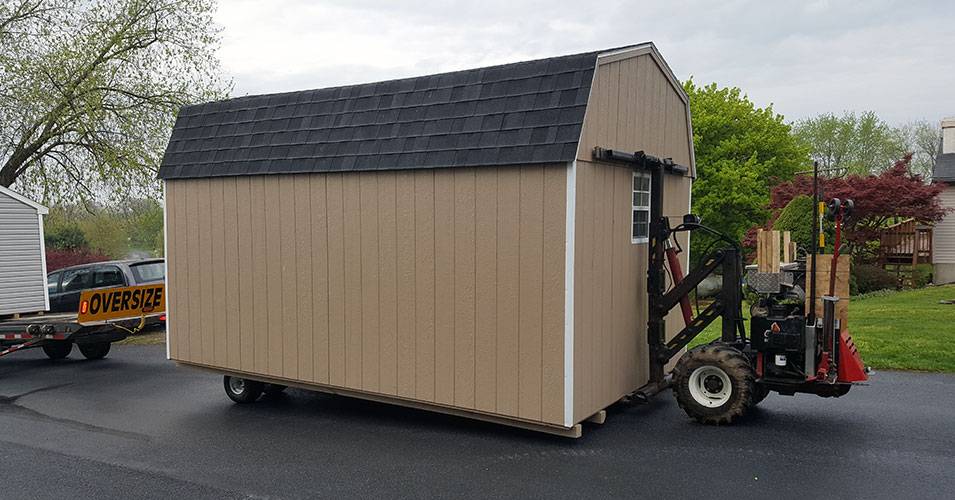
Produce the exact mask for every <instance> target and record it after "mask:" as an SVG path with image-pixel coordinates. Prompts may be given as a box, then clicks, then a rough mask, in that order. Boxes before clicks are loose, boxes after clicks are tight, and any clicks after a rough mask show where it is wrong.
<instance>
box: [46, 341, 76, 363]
mask: <svg viewBox="0 0 955 500" xmlns="http://www.w3.org/2000/svg"><path fill="white" fill-rule="evenodd" d="M71 351H73V343H72V342H70V341H68V340H54V341H52V342H48V343H46V344H43V352H44V353H46V356H47V357H48V358H50V359H63V358H65V357H67V356H69V355H70V352H71Z"/></svg>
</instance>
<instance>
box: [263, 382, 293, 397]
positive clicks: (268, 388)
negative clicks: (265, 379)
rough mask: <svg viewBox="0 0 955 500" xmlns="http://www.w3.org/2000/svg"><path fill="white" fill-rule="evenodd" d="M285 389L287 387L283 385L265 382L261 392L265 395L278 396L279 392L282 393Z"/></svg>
mask: <svg viewBox="0 0 955 500" xmlns="http://www.w3.org/2000/svg"><path fill="white" fill-rule="evenodd" d="M285 389H288V387H286V386H284V385H279V384H265V388H264V389H263V392H265V395H266V396H278V395H279V394H282V393H283V392H285Z"/></svg>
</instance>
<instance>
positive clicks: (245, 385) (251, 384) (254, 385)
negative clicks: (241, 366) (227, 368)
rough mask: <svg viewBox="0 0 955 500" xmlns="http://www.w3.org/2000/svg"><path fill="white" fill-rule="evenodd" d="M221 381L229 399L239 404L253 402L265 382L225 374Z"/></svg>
mask: <svg viewBox="0 0 955 500" xmlns="http://www.w3.org/2000/svg"><path fill="white" fill-rule="evenodd" d="M222 382H223V385H224V386H225V393H226V394H227V395H228V396H229V399H231V400H233V401H235V402H236V403H241V404H247V403H254V402H255V401H256V400H257V399H259V396H261V395H262V391H264V390H265V384H263V383H262V382H256V381H255V380H247V379H244V378H239V377H232V376H229V375H226V376H225V377H224V378H223V380H222Z"/></svg>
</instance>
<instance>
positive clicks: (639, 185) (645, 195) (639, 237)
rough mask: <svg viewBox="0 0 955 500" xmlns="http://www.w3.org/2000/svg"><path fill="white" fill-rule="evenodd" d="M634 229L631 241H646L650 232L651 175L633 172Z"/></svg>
mask: <svg viewBox="0 0 955 500" xmlns="http://www.w3.org/2000/svg"><path fill="white" fill-rule="evenodd" d="M631 222H632V223H633V229H632V232H631V233H630V241H631V242H633V243H646V242H647V241H648V240H649V238H648V236H649V234H650V176H649V175H648V174H645V173H643V172H634V173H633V220H632V221H631Z"/></svg>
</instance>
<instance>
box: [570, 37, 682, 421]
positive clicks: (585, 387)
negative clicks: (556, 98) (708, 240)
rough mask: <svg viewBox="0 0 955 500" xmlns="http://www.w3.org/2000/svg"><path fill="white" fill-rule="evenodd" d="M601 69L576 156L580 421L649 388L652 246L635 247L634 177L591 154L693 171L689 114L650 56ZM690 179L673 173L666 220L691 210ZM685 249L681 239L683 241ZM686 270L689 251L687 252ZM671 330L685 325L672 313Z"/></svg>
mask: <svg viewBox="0 0 955 500" xmlns="http://www.w3.org/2000/svg"><path fill="white" fill-rule="evenodd" d="M608 59H611V60H612V62H605V63H600V64H599V65H598V69H597V71H596V72H595V78H594V84H593V87H592V90H591V96H590V104H589V107H588V109H587V116H586V117H585V119H584V128H583V130H582V137H581V142H580V148H579V149H578V158H579V160H578V162H577V173H576V175H577V185H576V207H575V210H574V212H575V224H576V230H575V233H576V236H575V251H574V329H573V341H574V352H573V366H574V375H573V378H574V400H573V407H574V422H579V421H581V420H583V419H586V418H587V417H589V416H590V415H592V414H594V413H595V412H597V411H599V410H601V409H603V408H605V407H607V406H608V405H610V404H612V403H614V402H615V401H617V400H618V399H620V398H621V397H622V396H624V395H626V394H628V393H630V392H632V391H633V390H634V389H636V388H638V387H639V386H640V385H642V384H643V383H645V382H646V381H647V378H648V373H649V372H648V364H647V356H648V354H647V344H646V321H647V317H646V311H647V296H646V265H647V244H633V243H631V229H632V226H631V217H632V199H631V197H632V175H633V174H632V170H631V169H630V168H628V167H627V166H619V165H608V164H601V163H595V162H593V161H592V160H591V155H592V153H591V152H592V151H593V148H594V147H597V146H599V147H603V148H612V149H619V150H623V151H640V150H643V151H646V152H647V153H650V154H653V155H656V156H661V157H670V158H673V159H674V161H676V162H677V163H680V164H683V165H687V166H691V167H692V165H691V162H692V153H691V148H692V144H691V141H690V138H689V134H688V127H687V120H686V117H687V108H686V105H685V104H684V102H683V100H682V98H681V97H680V94H679V93H678V90H677V89H676V88H675V87H674V86H673V85H672V84H671V82H670V80H669V79H668V78H667V77H666V76H665V75H664V73H663V70H662V69H661V68H660V66H659V65H658V64H657V62H656V61H655V60H654V59H653V57H652V56H651V55H650V54H644V55H639V56H636V57H612V58H608ZM691 183H692V181H691V179H690V178H689V177H675V176H670V175H668V176H667V177H666V178H665V183H664V190H665V192H664V213H665V215H669V216H671V217H675V218H679V217H682V216H683V215H684V214H686V213H687V211H688V206H689V196H690V186H691ZM680 242H681V244H682V245H683V247H684V248H686V243H687V241H686V237H685V235H684V236H682V237H681V239H680ZM681 257H682V259H681V260H682V263H683V266H684V270H686V266H687V260H686V254H682V256H681ZM667 320H668V321H667V333H668V335H669V336H673V335H675V334H676V332H677V331H679V329H680V328H681V327H682V324H681V323H682V317H681V316H680V314H679V311H677V310H674V311H672V312H671V314H670V315H669V316H668V317H667Z"/></svg>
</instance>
